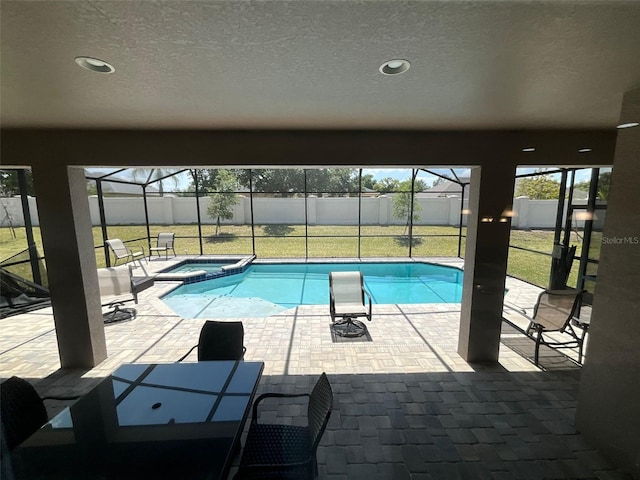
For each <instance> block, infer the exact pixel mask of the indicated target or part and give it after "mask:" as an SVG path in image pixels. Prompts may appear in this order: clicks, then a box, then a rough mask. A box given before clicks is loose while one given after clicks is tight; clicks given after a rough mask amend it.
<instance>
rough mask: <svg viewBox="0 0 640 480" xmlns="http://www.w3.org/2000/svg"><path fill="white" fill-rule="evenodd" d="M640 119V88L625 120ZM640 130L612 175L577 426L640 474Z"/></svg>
mask: <svg viewBox="0 0 640 480" xmlns="http://www.w3.org/2000/svg"><path fill="white" fill-rule="evenodd" d="M632 121H636V122H637V121H640V89H637V90H634V91H632V92H629V93H627V94H626V95H625V97H624V103H623V106H622V115H621V123H622V122H632ZM639 159H640V127H635V128H629V129H625V130H620V131H619V132H618V140H617V142H616V152H615V156H614V162H613V171H612V174H611V190H610V192H609V199H608V204H607V218H606V223H605V227H604V232H603V235H602V248H601V250H600V264H599V266H598V279H597V283H596V288H595V294H594V296H593V310H592V313H591V325H590V327H589V345H588V348H587V353H586V359H585V364H584V367H583V369H582V374H581V378H580V395H579V397H578V409H577V414H576V427H577V428H578V430H579V431H580V432H581V433H582V434H583V435H584V436H585V438H586V439H587V440H588V441H589V442H590V443H591V444H592V445H593V446H594V447H597V448H598V449H599V450H600V452H602V453H603V454H604V455H605V456H607V457H608V459H609V460H610V461H611V462H612V463H614V464H616V466H618V467H619V468H621V469H622V470H624V471H625V472H627V473H628V474H629V475H630V476H631V478H635V479H638V478H640V435H638V432H640V408H638V402H639V401H640V348H639V347H638V346H639V345H640V328H638V319H639V318H640V302H639V301H638V300H639V298H640V296H639V295H638V285H639V284H640V211H639V210H638V206H639V205H640V189H638V179H640V162H639V161H638V160H639Z"/></svg>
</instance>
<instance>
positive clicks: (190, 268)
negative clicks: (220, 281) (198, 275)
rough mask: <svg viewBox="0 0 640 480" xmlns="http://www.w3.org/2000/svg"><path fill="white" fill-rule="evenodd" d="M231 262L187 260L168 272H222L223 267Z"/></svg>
mask: <svg viewBox="0 0 640 480" xmlns="http://www.w3.org/2000/svg"><path fill="white" fill-rule="evenodd" d="M229 265H231V264H230V263H191V262H186V263H183V264H182V265H178V266H176V267H174V268H171V269H169V270H167V272H171V273H189V272H195V271H196V270H204V271H206V272H207V273H215V272H221V271H222V267H224V266H229Z"/></svg>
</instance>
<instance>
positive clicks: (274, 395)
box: [251, 393, 311, 423]
mask: <svg viewBox="0 0 640 480" xmlns="http://www.w3.org/2000/svg"><path fill="white" fill-rule="evenodd" d="M295 397H311V394H309V393H263V394H262V395H260V396H259V397H258V398H256V401H255V402H253V417H252V419H251V423H257V422H258V404H259V403H260V402H261V401H262V400H264V399H265V398H295Z"/></svg>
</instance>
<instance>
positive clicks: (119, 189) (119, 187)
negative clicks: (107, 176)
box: [102, 182, 160, 196]
mask: <svg viewBox="0 0 640 480" xmlns="http://www.w3.org/2000/svg"><path fill="white" fill-rule="evenodd" d="M102 193H103V194H105V195H140V196H142V186H140V185H135V184H132V183H119V182H102ZM159 194H160V191H159V190H158V187H155V186H153V185H149V186H148V187H147V195H154V196H156V195H159Z"/></svg>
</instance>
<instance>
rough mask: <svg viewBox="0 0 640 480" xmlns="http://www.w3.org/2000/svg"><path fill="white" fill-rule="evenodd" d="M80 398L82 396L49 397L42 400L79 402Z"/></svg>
mask: <svg viewBox="0 0 640 480" xmlns="http://www.w3.org/2000/svg"><path fill="white" fill-rule="evenodd" d="M80 397H81V395H71V396H58V395H49V396H46V397H42V400H77V399H79V398H80Z"/></svg>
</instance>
